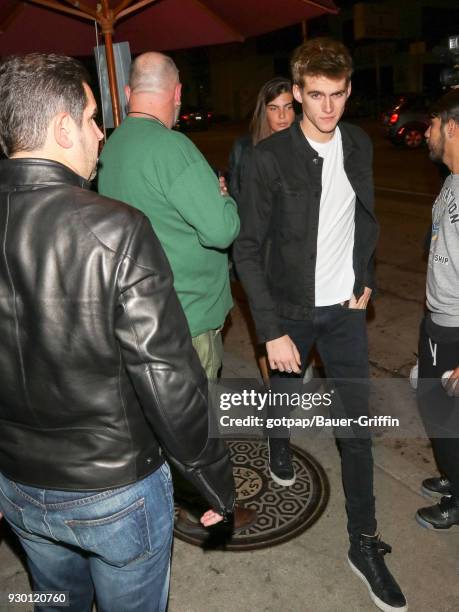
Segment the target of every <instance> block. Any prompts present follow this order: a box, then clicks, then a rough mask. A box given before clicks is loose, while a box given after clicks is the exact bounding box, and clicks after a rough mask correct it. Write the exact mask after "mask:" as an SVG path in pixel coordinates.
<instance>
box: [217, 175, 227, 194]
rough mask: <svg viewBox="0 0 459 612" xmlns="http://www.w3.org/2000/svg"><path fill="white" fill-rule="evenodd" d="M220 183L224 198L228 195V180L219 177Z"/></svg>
mask: <svg viewBox="0 0 459 612" xmlns="http://www.w3.org/2000/svg"><path fill="white" fill-rule="evenodd" d="M218 182H219V183H220V193H221V195H222V196H227V195H228V187H227V185H226V179H225V177H224V176H219V177H218Z"/></svg>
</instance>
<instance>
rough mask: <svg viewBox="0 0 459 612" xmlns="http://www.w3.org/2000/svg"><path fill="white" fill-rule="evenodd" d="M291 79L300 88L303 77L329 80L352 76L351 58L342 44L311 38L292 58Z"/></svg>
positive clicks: (348, 78) (330, 40) (336, 41)
mask: <svg viewBox="0 0 459 612" xmlns="http://www.w3.org/2000/svg"><path fill="white" fill-rule="evenodd" d="M291 68H292V78H293V82H294V83H295V85H298V87H300V88H302V87H303V85H304V81H303V77H304V76H325V77H328V78H329V79H341V78H343V77H345V78H346V80H347V81H349V80H350V78H351V75H352V58H351V56H350V54H349V51H348V50H347V48H346V47H345V46H344V45H343V43H341V42H339V41H338V40H333V39H332V38H323V37H320V38H312V39H311V40H307V41H306V42H304V43H303V44H302V45H300V46H299V47H298V48H297V49H296V51H295V53H294V54H293V57H292V62H291Z"/></svg>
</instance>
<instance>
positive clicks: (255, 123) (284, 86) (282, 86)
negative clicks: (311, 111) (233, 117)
mask: <svg viewBox="0 0 459 612" xmlns="http://www.w3.org/2000/svg"><path fill="white" fill-rule="evenodd" d="M283 93H292V82H291V81H290V79H286V78H284V77H274V79H270V80H269V81H267V82H266V83H265V84H264V85H263V86H262V87H261V89H260V91H259V92H258V96H257V104H256V106H255V110H254V112H253V116H252V120H251V122H250V133H251V134H252V142H253V144H254V145H256V144H258V143H259V142H260V140H263V139H264V138H267V137H268V136H269V135H270V129H269V126H268V121H267V119H266V107H267V106H268V104H269V103H270V102H272V101H273V100H275V99H276V98H277V96H280V95H281V94H283Z"/></svg>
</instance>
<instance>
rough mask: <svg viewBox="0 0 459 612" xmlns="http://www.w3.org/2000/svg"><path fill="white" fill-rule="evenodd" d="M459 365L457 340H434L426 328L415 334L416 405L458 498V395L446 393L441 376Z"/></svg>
mask: <svg viewBox="0 0 459 612" xmlns="http://www.w3.org/2000/svg"><path fill="white" fill-rule="evenodd" d="M458 365H459V342H444V343H437V342H435V341H434V340H432V339H431V338H429V335H428V333H427V330H426V323H425V320H424V321H423V322H422V324H421V331H420V335H419V380H418V391H417V396H418V406H419V412H420V415H421V417H422V420H423V422H424V427H425V429H426V432H427V435H428V436H429V437H430V439H431V442H432V449H433V452H434V456H435V460H436V462H437V465H438V468H439V470H440V472H441V473H443V474H445V476H446V477H447V478H448V479H449V480H450V481H451V484H452V486H451V489H452V493H453V494H454V495H455V496H456V497H458V498H459V398H457V397H455V398H451V397H448V395H446V392H445V390H444V389H443V387H442V384H441V376H442V374H443V373H444V372H446V371H447V370H453V369H454V368H456V367H457V366H458Z"/></svg>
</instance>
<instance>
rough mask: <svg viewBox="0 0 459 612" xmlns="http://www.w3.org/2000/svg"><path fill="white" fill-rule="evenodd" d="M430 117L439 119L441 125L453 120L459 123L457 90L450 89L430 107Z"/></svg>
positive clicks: (458, 90)
mask: <svg viewBox="0 0 459 612" xmlns="http://www.w3.org/2000/svg"><path fill="white" fill-rule="evenodd" d="M430 116H431V117H439V118H440V121H441V125H444V124H445V123H447V122H448V121H449V120H450V119H453V121H455V122H456V123H459V89H451V90H450V91H448V93H446V94H445V95H444V96H442V97H441V98H440V99H439V100H436V101H435V102H434V103H433V104H432V105H431V107H430Z"/></svg>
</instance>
